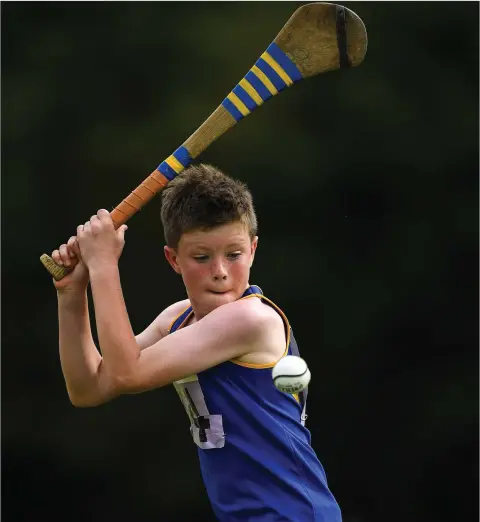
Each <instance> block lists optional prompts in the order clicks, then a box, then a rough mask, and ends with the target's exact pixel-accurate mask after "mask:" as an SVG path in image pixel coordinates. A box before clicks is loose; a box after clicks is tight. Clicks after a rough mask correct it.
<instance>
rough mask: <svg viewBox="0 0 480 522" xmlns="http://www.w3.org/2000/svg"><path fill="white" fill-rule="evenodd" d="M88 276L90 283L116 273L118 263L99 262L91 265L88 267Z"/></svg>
mask: <svg viewBox="0 0 480 522" xmlns="http://www.w3.org/2000/svg"><path fill="white" fill-rule="evenodd" d="M88 272H89V274H90V281H93V280H94V279H97V278H99V277H105V276H107V277H108V276H109V275H112V274H116V273H118V261H103V260H100V261H98V262H96V263H91V264H90V266H89V267H88Z"/></svg>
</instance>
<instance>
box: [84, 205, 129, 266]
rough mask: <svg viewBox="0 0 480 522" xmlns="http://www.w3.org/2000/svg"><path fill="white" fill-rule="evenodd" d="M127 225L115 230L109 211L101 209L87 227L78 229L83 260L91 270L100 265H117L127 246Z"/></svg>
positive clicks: (88, 222) (86, 224)
mask: <svg viewBox="0 0 480 522" xmlns="http://www.w3.org/2000/svg"><path fill="white" fill-rule="evenodd" d="M127 228H128V227H127V225H122V226H121V227H120V228H119V229H118V230H115V226H114V224H113V221H112V218H111V217H110V213H109V212H108V210H105V209H101V210H99V211H98V212H97V214H96V215H95V216H92V217H91V218H90V221H87V222H86V223H85V225H80V226H78V227H77V240H78V243H79V246H80V253H81V258H82V260H83V262H84V263H85V265H86V266H87V268H88V269H89V270H91V269H92V267H97V266H99V265H104V266H105V265H116V264H117V263H118V260H119V258H120V255H121V254H122V250H123V247H124V245H125V239H124V235H125V231H126V230H127Z"/></svg>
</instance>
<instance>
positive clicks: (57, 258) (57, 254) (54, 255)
mask: <svg viewBox="0 0 480 522" xmlns="http://www.w3.org/2000/svg"><path fill="white" fill-rule="evenodd" d="M52 259H53V260H54V261H55V263H57V265H63V262H62V258H61V257H60V252H59V251H58V250H54V251H53V252H52Z"/></svg>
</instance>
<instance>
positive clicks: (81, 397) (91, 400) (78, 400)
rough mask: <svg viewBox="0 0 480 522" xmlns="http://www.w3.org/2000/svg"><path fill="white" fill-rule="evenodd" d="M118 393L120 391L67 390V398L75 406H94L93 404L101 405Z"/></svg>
mask: <svg viewBox="0 0 480 522" xmlns="http://www.w3.org/2000/svg"><path fill="white" fill-rule="evenodd" d="M118 395H120V393H118V392H117V393H113V390H111V391H110V392H109V393H102V394H101V393H96V394H92V393H72V392H70V391H68V398H69V399H70V403H71V404H72V406H74V407H75V408H94V407H95V406H101V405H102V404H105V403H106V402H109V401H111V400H112V399H114V398H115V397H117V396H118Z"/></svg>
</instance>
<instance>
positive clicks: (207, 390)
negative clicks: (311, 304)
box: [52, 165, 341, 522]
mask: <svg viewBox="0 0 480 522" xmlns="http://www.w3.org/2000/svg"><path fill="white" fill-rule="evenodd" d="M161 218H162V224H163V229H164V234H165V239H166V243H167V244H166V246H165V247H164V251H165V257H166V258H167V260H168V262H169V263H170V265H171V266H172V268H173V269H174V270H175V272H177V273H178V274H180V275H181V276H182V279H183V282H184V284H185V288H186V292H187V296H188V299H186V300H184V301H180V302H178V303H175V304H173V305H171V306H170V307H168V308H167V309H166V310H164V311H163V312H162V313H161V314H160V315H159V316H158V317H157V318H156V319H155V320H154V321H153V322H152V324H151V325H150V326H149V327H148V328H147V329H146V330H145V331H144V332H142V333H140V334H139V335H137V336H135V335H134V333H133V331H132V327H131V325H130V321H129V318H128V314H127V310H126V307H125V303H124V299H123V295H122V290H121V285H120V276H119V271H118V260H119V257H120V255H121V252H122V249H123V246H124V234H125V230H126V229H127V227H126V226H125V225H123V226H122V227H120V228H119V229H118V230H117V231H115V229H114V226H113V222H112V220H111V218H110V215H109V213H108V212H107V211H106V210H99V211H98V213H97V215H96V216H92V218H91V219H90V221H88V222H87V223H85V225H80V226H79V227H78V228H77V236H76V238H75V237H72V238H70V240H69V242H68V243H67V244H66V245H62V246H61V247H60V248H59V250H56V251H54V252H53V253H52V258H53V259H54V260H55V261H56V262H57V263H60V264H64V265H66V266H73V265H75V264H76V266H75V268H74V270H73V272H71V273H70V274H69V275H68V276H67V277H65V278H64V279H62V280H61V281H59V282H55V286H56V288H57V294H58V315H59V331H60V359H61V364H62V371H63V374H64V376H65V381H66V385H67V390H68V394H69V397H70V400H71V402H72V403H73V404H74V405H75V406H96V405H98V404H102V403H104V402H107V401H109V400H112V399H113V398H115V397H117V396H119V395H121V394H127V393H138V392H141V391H146V390H151V389H154V388H158V387H161V386H165V385H167V384H171V383H173V384H174V386H175V388H176V390H177V392H178V394H179V396H180V398H181V400H182V402H183V404H184V406H185V409H186V411H187V413H188V416H189V418H190V422H191V426H190V431H191V434H192V437H193V440H194V442H195V444H196V445H197V446H198V454H199V460H200V466H201V471H202V477H203V480H204V483H205V486H206V489H207V493H208V496H209V499H210V501H211V504H212V507H213V510H214V512H215V514H216V516H217V517H218V519H219V520H220V521H228V522H236V521H242V522H247V521H248V522H256V521H258V522H260V521H261V522H273V521H275V522H277V521H278V522H280V521H282V522H285V521H295V522H297V521H298V522H310V521H322V522H340V521H341V514H340V509H339V507H338V504H337V503H336V501H335V499H334V497H333V496H332V494H331V493H330V491H329V489H328V486H327V482H326V478H325V473H324V470H323V468H322V465H321V464H320V462H319V461H318V459H317V457H316V455H315V453H314V451H313V449H312V447H311V445H310V432H309V431H308V430H307V429H306V428H305V427H304V419H305V415H304V414H302V407H303V406H304V404H300V402H303V401H300V398H299V397H298V396H293V395H288V394H284V393H281V392H279V391H278V390H277V389H276V388H275V387H274V385H273V381H272V377H271V369H272V367H273V366H274V365H275V363H276V362H277V361H278V360H279V359H280V358H281V357H283V356H284V355H287V354H292V353H293V354H295V353H298V351H297V347H296V343H295V340H294V338H293V336H292V333H291V329H290V325H289V323H288V320H287V318H286V317H285V315H284V314H283V313H282V311H281V310H280V309H279V308H278V307H277V306H276V305H275V304H273V303H272V302H271V301H269V300H268V299H267V298H266V297H264V296H263V294H262V292H261V290H260V288H258V287H255V286H251V285H250V284H249V274H250V267H251V266H252V263H253V260H254V257H255V251H256V248H257V244H258V237H257V235H256V233H257V219H256V216H255V211H254V208H253V203H252V197H251V194H250V192H249V191H248V189H247V188H246V186H245V185H243V184H242V183H240V182H238V181H235V180H233V179H231V178H229V177H228V176H226V175H225V174H223V173H222V172H220V171H219V170H217V169H215V168H214V167H212V166H208V165H198V166H191V167H189V168H187V169H186V170H185V171H184V172H183V173H181V174H180V175H179V176H177V177H176V178H175V179H174V180H173V181H171V182H170V183H169V184H168V185H167V187H166V188H165V189H164V191H163V193H162V211H161ZM88 281H90V284H91V289H92V296H93V302H94V306H95V318H96V323H97V332H98V340H99V345H100V348H101V353H102V355H100V353H99V352H98V350H97V348H96V347H95V344H94V342H93V339H92V334H91V329H90V324H89V319H88V308H87V296H86V289H87V284H88Z"/></svg>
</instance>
